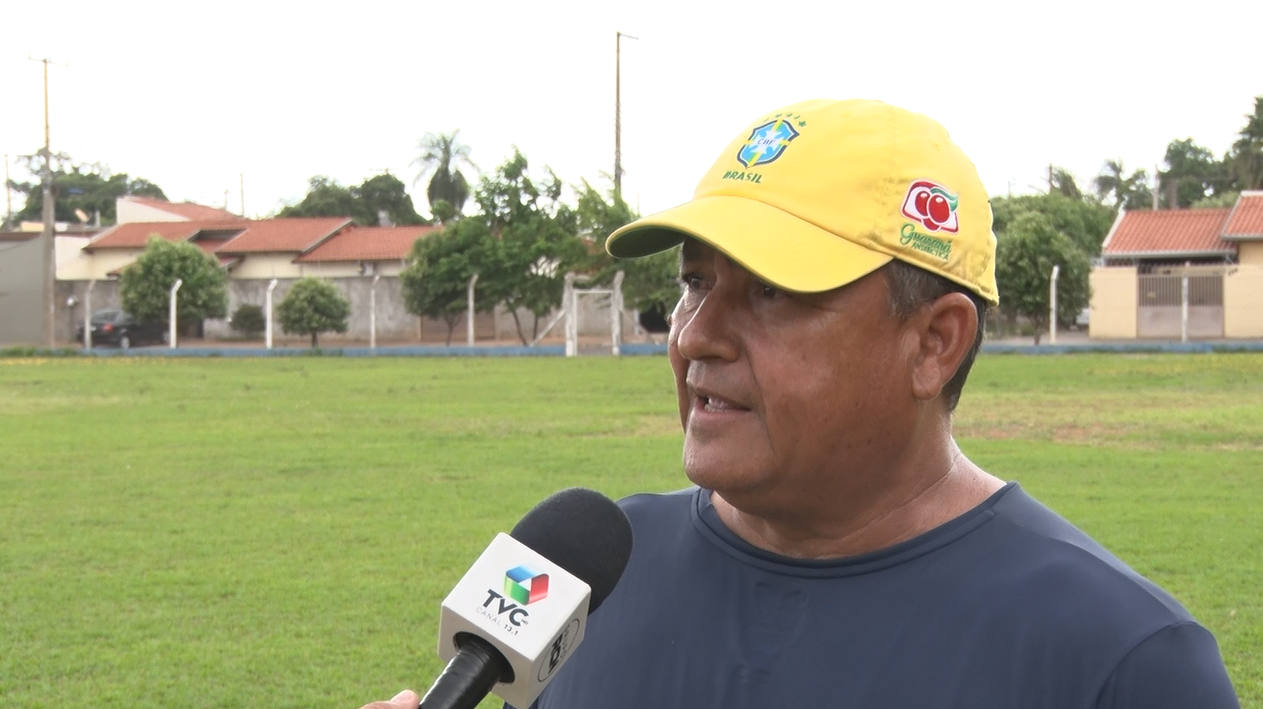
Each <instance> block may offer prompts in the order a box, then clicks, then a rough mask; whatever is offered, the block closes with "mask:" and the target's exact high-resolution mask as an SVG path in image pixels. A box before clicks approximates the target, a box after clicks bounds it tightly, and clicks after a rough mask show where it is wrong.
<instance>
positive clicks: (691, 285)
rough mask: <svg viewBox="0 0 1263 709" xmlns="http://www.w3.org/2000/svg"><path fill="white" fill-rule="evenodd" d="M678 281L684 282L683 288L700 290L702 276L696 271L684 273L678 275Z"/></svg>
mask: <svg viewBox="0 0 1263 709" xmlns="http://www.w3.org/2000/svg"><path fill="white" fill-rule="evenodd" d="M680 282H681V283H683V284H684V287H685V288H687V289H689V290H693V291H695V290H700V289H701V287H702V285H703V282H702V277H701V276H699V275H697V274H696V273H686V274H684V275H682V276H680Z"/></svg>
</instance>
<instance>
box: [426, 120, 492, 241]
mask: <svg viewBox="0 0 1263 709" xmlns="http://www.w3.org/2000/svg"><path fill="white" fill-rule="evenodd" d="M459 135H460V130H459V129H457V130H454V131H452V132H451V133H426V134H425V136H424V137H423V138H421V140H420V141H419V142H418V143H417V147H418V148H419V149H420V150H421V154H420V155H419V156H417V158H416V159H415V160H413V161H412V164H413V165H416V166H417V167H418V168H419V170H418V172H417V178H416V180H414V181H413V183H412V184H414V185H415V184H416V183H418V182H420V181H421V180H423V179H425V177H426V175H429V176H430V181H429V182H428V183H427V184H426V188H425V197H426V199H427V200H429V203H430V212H431V214H433V215H434V218H435V219H438V220H439V221H441V222H443V223H446V222H448V221H449V220H451V219H453V218H455V217H458V216H460V214H461V212H463V211H464V209H465V202H467V201H469V181H468V180H466V179H465V176H464V175H463V174H461V171H460V169H459V168H460V165H461V164H464V165H466V166H467V167H469V168H470V169H472V170H477V169H478V168H477V166H476V165H474V163H473V161H472V160H470V157H469V153H470V148H469V146H468V145H464V144H462V143H461V142H460V139H459V138H458V136H459ZM439 202H446V203H447V204H446V207H440V206H439Z"/></svg>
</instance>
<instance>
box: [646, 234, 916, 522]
mask: <svg viewBox="0 0 1263 709" xmlns="http://www.w3.org/2000/svg"><path fill="white" fill-rule="evenodd" d="M680 273H681V278H682V280H683V281H684V284H685V287H686V290H685V293H684V295H683V297H682V298H681V299H680V302H679V304H678V305H677V306H676V308H675V312H674V314H673V315H672V323H671V335H670V340H669V353H670V359H671V366H672V369H673V370H674V372H675V381H676V390H677V394H678V397H679V405H680V418H681V422H682V423H683V426H684V434H685V435H684V467H685V471H686V472H687V474H688V476H689V479H690V480H692V481H693V482H694V483H696V484H698V485H701V486H702V487H706V488H710V489H713V490H716V491H718V492H719V493H720V494H721V495H722V496H723V497H724V499H726V500H727V501H728V502H730V503H732V504H733V505H734V506H736V507H738V508H742V509H745V510H746V511H748V512H751V513H758V512H760V511H762V512H765V513H767V514H776V513H778V512H779V513H792V510H794V509H798V508H802V507H803V505H804V504H806V505H810V504H812V503H816V504H818V501H819V499H820V498H821V496H826V495H828V494H830V493H831V492H833V493H842V494H847V493H848V492H850V493H859V492H862V491H863V490H865V489H866V488H867V487H869V486H879V485H880V475H881V473H882V472H883V471H884V470H885V468H886V466H888V465H890V464H891V463H893V462H894V461H895V460H897V459H898V457H899V456H900V454H901V446H906V444H907V442H908V440H909V438H910V435H911V433H912V429H913V428H914V427H915V425H916V424H915V409H916V400H915V397H914V396H913V395H912V391H911V387H910V385H909V382H908V376H907V373H908V371H909V368H910V367H911V363H912V361H913V359H914V358H915V356H916V351H917V343H916V337H915V334H914V333H912V332H911V331H910V330H909V329H908V328H906V327H905V326H904V324H903V323H902V322H901V321H900V320H899V319H898V318H896V317H894V316H893V315H891V313H890V305H889V301H888V296H887V286H886V279H885V277H884V276H883V275H882V274H881V273H880V272H877V273H873V274H870V275H868V276H866V277H864V278H861V279H860V280H858V281H855V282H854V283H851V284H849V285H847V286H844V287H842V288H839V289H836V290H833V291H828V292H825V293H819V294H812V295H800V294H791V293H787V292H785V291H781V290H779V289H776V288H773V287H771V286H768V285H766V284H765V283H763V282H761V281H760V280H759V279H758V278H757V277H755V276H754V275H753V274H751V273H750V272H749V271H746V270H745V269H744V268H742V267H741V266H739V265H737V264H736V263H734V262H733V261H731V260H729V259H728V258H727V257H726V256H724V255H723V254H721V253H720V252H718V251H716V250H715V249H714V248H712V247H710V246H708V245H706V244H703V243H701V242H698V241H693V240H689V241H686V242H685V244H684V250H683V254H682V259H681V271H680Z"/></svg>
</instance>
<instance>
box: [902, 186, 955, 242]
mask: <svg viewBox="0 0 1263 709" xmlns="http://www.w3.org/2000/svg"><path fill="white" fill-rule="evenodd" d="M958 202H959V200H958V199H957V197H956V195H954V194H952V193H951V192H948V191H947V188H946V187H943V186H942V185H940V184H938V183H936V182H930V181H929V180H917V181H916V182H913V183H912V185H911V186H910V187H908V196H906V197H904V198H903V210H902V211H903V216H905V217H907V218H909V219H912V220H914V221H916V222H917V223H919V224H920V225H921V226H923V227H925V228H926V229H928V230H929V231H943V232H947V233H948V234H955V233H956V231H957V229H959V226H960V225H959V223H958V222H957V219H956V205H957V203H958Z"/></svg>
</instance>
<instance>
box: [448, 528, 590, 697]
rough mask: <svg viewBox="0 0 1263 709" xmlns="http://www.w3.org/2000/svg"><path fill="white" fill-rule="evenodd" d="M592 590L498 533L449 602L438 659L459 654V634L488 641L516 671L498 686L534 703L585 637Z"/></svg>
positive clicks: (499, 692)
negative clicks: (507, 681)
mask: <svg viewBox="0 0 1263 709" xmlns="http://www.w3.org/2000/svg"><path fill="white" fill-rule="evenodd" d="M591 595H592V589H591V588H590V587H589V586H588V585H587V584H586V583H584V582H583V581H581V580H579V578H578V577H576V576H573V575H571V574H570V573H569V572H567V571H566V570H565V569H563V568H561V567H560V566H558V565H556V564H554V563H553V562H551V561H549V560H548V559H546V558H544V557H543V556H541V555H540V554H538V553H537V552H535V551H534V550H532V549H531V548H530V547H528V546H526V545H525V544H522V543H521V542H519V541H518V540H516V539H514V538H513V537H511V536H509V535H507V534H503V533H501V534H498V535H496V538H495V540H493V541H492V542H491V544H490V546H488V547H487V549H486V551H484V552H483V553H482V556H479V557H478V560H477V561H476V562H474V565H473V566H472V567H470V569H469V571H468V572H467V573H466V574H465V576H464V577H463V578H461V580H460V582H459V583H457V584H456V587H455V588H454V589H452V592H451V593H449V594H448V595H447V598H446V599H444V600H443V605H442V609H441V611H440V614H439V657H441V658H442V659H443V661H444V662H448V661H451V659H452V658H453V657H455V656H456V651H457V649H458V646H457V643H456V638H457V635H458V634H460V633H469V634H470V635H476V636H478V637H480V638H482V639H484V640H486V641H488V642H490V643H491V644H492V645H494V646H495V647H496V648H497V649H498V650H499V651H500V652H501V653H502V654H503V655H504V657H505V659H507V660H508V661H509V666H510V667H512V668H513V676H514V677H513V681H512V682H509V683H505V682H499V683H497V684H496V686H495V687H494V688H493V689H492V691H493V692H494V693H495V694H496V695H498V696H499V697H500V698H502V699H504V700H505V701H506V702H508V703H509V704H512V705H513V706H515V707H519V708H525V707H527V706H530V704H531V702H533V701H535V698H536V697H538V696H539V694H540V692H542V691H544V687H545V686H547V685H548V682H549V681H550V680H551V679H552V678H553V676H554V675H555V674H556V672H557V670H558V669H559V668H560V667H561V665H562V664H563V663H564V662H565V661H566V659H567V658H569V657H570V654H571V653H572V652H574V649H575V647H576V646H578V644H579V643H580V642H581V641H582V640H583V631H584V629H585V628H586V627H587V624H588V602H589V600H590V598H591Z"/></svg>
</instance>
